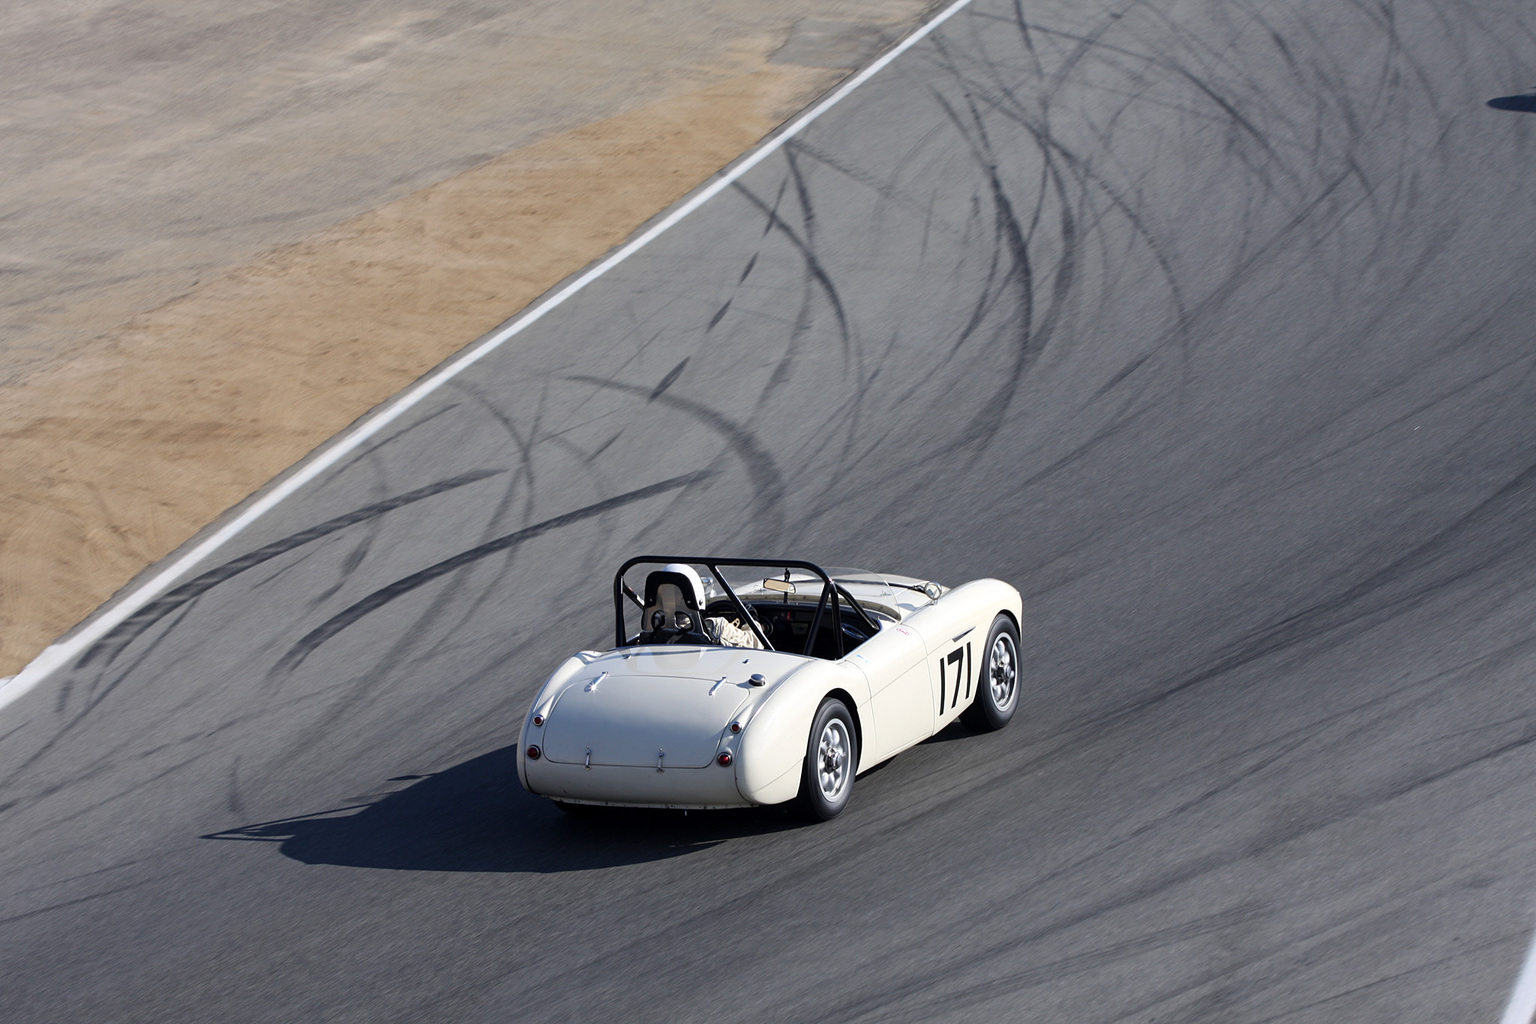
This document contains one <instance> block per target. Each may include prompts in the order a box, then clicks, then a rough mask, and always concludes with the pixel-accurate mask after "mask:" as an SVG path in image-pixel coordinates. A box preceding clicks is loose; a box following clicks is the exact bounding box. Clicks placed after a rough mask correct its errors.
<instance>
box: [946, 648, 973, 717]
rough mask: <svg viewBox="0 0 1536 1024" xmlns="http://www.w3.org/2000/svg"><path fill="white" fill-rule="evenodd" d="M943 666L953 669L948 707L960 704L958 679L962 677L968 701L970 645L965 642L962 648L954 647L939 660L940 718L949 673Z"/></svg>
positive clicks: (969, 691)
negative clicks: (952, 682) (953, 683)
mask: <svg viewBox="0 0 1536 1024" xmlns="http://www.w3.org/2000/svg"><path fill="white" fill-rule="evenodd" d="M945 665H953V666H954V667H955V672H954V676H955V686H954V690H953V692H952V694H951V696H950V698H949V706H950V707H951V708H953V707H954V706H955V705H957V704H959V703H960V679H961V677H962V676H963V677H964V678H965V696H966V699H967V700H969V699H970V696H971V645H970V643H969V642H967V643H966V645H965V646H964V647H956V648H955V649H954V650H952V651H950V652H949V653H948V654H946V655H945V656H944V657H942V658H940V659H939V715H940V717H942V716H943V714H944V692H945V690H946V689H947V687H946V683H947V682H948V679H947V676H948V675H949V673H948V672H946V671H945V670H944V666H945Z"/></svg>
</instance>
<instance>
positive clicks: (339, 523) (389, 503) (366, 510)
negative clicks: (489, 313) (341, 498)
mask: <svg viewBox="0 0 1536 1024" xmlns="http://www.w3.org/2000/svg"><path fill="white" fill-rule="evenodd" d="M504 472H506V471H505V470H502V469H481V470H475V471H474V472H471V473H461V474H460V475H458V476H455V477H450V478H449V479H447V480H439V481H438V482H437V483H433V484H428V485H427V486H425V487H418V488H417V489H416V490H414V491H407V492H406V493H405V494H401V495H397V496H396V497H393V498H389V499H387V500H385V501H380V502H375V503H374V504H372V505H365V506H364V507H362V508H359V509H354V510H353V511H351V512H347V513H344V514H343V515H339V516H337V517H336V518H334V519H328V520H326V521H325V522H323V523H320V524H319V525H317V526H311V527H309V528H308V529H306V530H300V531H299V532H298V533H295V534H291V535H289V536H287V537H284V538H282V539H281V540H275V541H273V542H272V543H271V544H267V545H265V546H264V547H260V548H257V549H256V550H255V551H252V552H251V553H250V554H247V555H241V556H240V557H239V558H236V559H234V560H232V561H229V562H225V563H224V564H223V565H221V566H218V567H216V568H213V569H210V570H208V571H207V572H205V573H203V574H201V575H200V576H196V577H194V578H193V579H190V580H188V581H187V582H186V583H183V584H181V585H180V586H177V587H174V588H172V589H171V590H169V591H167V592H166V593H165V595H164V596H162V597H159V598H157V599H156V600H154V601H151V602H150V603H149V604H147V605H145V606H144V607H143V608H140V609H139V610H138V611H136V612H134V613H133V614H132V615H130V616H129V617H128V618H126V619H124V620H123V621H122V622H121V623H119V624H118V625H117V626H116V627H114V628H113V629H112V630H111V631H110V632H108V633H107V635H106V636H104V637H102V638H101V639H100V640H98V641H96V643H95V644H93V645H92V646H91V648H90V649H89V650H87V651H86V652H85V654H84V655H82V656H81V658H80V660H79V661H78V662H76V664H75V667H76V668H85V667H87V666H89V665H92V664H94V663H95V662H97V661H103V660H104V661H105V664H108V665H110V664H111V663H112V662H113V661H114V660H116V658H117V656H118V655H119V654H121V653H122V651H123V649H124V648H126V647H127V646H128V645H129V644H130V643H132V642H133V641H134V640H135V639H136V638H137V637H138V636H139V635H140V634H142V633H143V632H144V631H145V630H146V629H148V628H149V627H151V626H153V625H154V624H155V623H156V622H158V621H160V620H161V619H162V618H164V617H165V616H166V615H169V614H170V613H171V612H174V611H176V610H177V609H178V608H180V607H182V606H183V605H186V604H189V603H190V602H192V601H195V600H197V599H198V598H199V597H201V596H202V595H203V594H206V593H207V592H208V591H210V590H212V589H213V588H214V587H216V586H218V585H219V584H221V583H224V582H227V581H228V580H231V579H233V578H234V577H236V576H238V575H240V574H241V573H243V572H245V571H246V570H247V569H253V568H255V567H256V566H258V565H261V564H262V563H263V562H267V561H270V560H271V559H273V558H276V557H277V556H279V555H281V554H285V553H286V552H289V551H292V550H293V549H294V548H297V547H301V546H303V545H305V544H308V543H310V542H311V541H315V540H319V539H320V538H322V537H326V536H329V535H330V534H333V533H336V532H337V531H339V530H345V529H347V528H348V527H350V526H356V525H357V524H359V523H364V522H368V521H369V520H371V519H374V518H377V517H378V516H381V515H384V514H385V513H387V512H393V511H394V510H395V509H397V508H403V507H405V506H407V505H412V504H415V503H416V502H418V501H421V500H423V499H425V498H431V497H434V496H436V495H438V494H442V493H444V492H445V491H451V490H455V489H457V488H459V487H463V486H465V485H467V484H472V483H476V482H478V481H480V480H484V479H485V478H486V477H490V476H495V475H496V474H498V473H504Z"/></svg>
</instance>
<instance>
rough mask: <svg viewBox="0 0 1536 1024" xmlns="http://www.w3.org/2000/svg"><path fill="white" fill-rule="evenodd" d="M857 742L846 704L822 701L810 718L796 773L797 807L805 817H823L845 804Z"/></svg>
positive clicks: (856, 759) (856, 758)
mask: <svg viewBox="0 0 1536 1024" xmlns="http://www.w3.org/2000/svg"><path fill="white" fill-rule="evenodd" d="M858 744H859V741H858V734H857V733H856V732H854V728H853V715H852V714H851V713H849V711H848V708H847V706H845V705H844V704H843V702H842V701H840V700H838V699H837V698H836V697H828V698H827V699H826V700H824V701H822V702H821V707H819V708H817V709H816V717H815V719H813V720H812V722H811V734H810V736H809V738H808V739H807V742H806V748H805V768H804V770H803V772H802V774H801V777H800V809H801V811H802V812H803V813H804V814H805V815H806V816H807V817H809V818H811V819H812V820H814V821H826V820H827V819H828V818H835V817H837V816H838V815H839V814H841V813H842V811H843V808H844V807H847V806H848V799H849V797H851V796H852V795H853V775H854V772H855V771H856V770H857V768H858V764H859V745H858Z"/></svg>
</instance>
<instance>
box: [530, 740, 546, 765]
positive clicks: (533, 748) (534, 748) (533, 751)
mask: <svg viewBox="0 0 1536 1024" xmlns="http://www.w3.org/2000/svg"><path fill="white" fill-rule="evenodd" d="M541 753H543V751H541V750H539V745H538V744H537V743H530V744H529V745H528V760H530V761H537V760H538V759H539V755H540V754H541Z"/></svg>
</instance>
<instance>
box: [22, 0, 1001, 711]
mask: <svg viewBox="0 0 1536 1024" xmlns="http://www.w3.org/2000/svg"><path fill="white" fill-rule="evenodd" d="M971 2H972V0H956V2H955V3H953V4H951V5H950V6H949V7H946V8H945V9H944V11H943V12H942V13H940V14H939V15H938V16H937V17H935V18H934V19H933V20H932V21H930V22H928V23H927V24H925V25H923V26H921V27H920V28H918V29H917V31H915V32H913V33H912V34H911V35H909V36H907V38H905V39H903V40H902V41H901V42H900V43H899V44H897V46H895V47H894V48H893V49H891V50H889V51H888V52H886V53H885V54H883V55H882V56H881V57H880V58H879V59H878V60H876V61H875V62H874V63H873V64H871V65H869V67H867V68H865V69H864V70H863V71H860V72H859V73H858V74H856V75H854V76H853V77H852V78H850V79H848V81H846V82H844V83H843V84H842V85H841V86H840V87H838V89H837V90H836V91H834V92H833V93H832V94H831V95H830V96H828V97H827V98H826V99H824V100H822V101H821V102H820V103H818V104H816V106H814V107H812V108H811V109H810V110H808V111H806V112H805V113H804V114H802V115H801V116H800V118H799V119H798V120H796V121H795V122H794V123H792V124H791V125H789V127H787V128H785V129H784V130H783V131H781V132H780V133H779V134H778V135H776V136H774V137H773V138H772V139H770V140H769V141H768V142H766V143H765V144H764V145H763V146H762V147H761V148H760V149H758V150H757V151H756V152H754V153H752V154H751V155H749V156H747V157H746V158H745V159H743V160H742V161H741V162H740V163H738V164H736V165H735V166H734V167H732V168H731V169H730V170H728V171H727V172H726V173H725V174H723V175H721V176H720V177H718V178H716V179H715V180H714V181H712V182H710V183H709V184H708V185H706V186H705V187H704V188H702V189H700V190H699V191H698V192H696V193H695V194H694V195H693V197H692V198H690V199H689V200H687V201H686V202H684V203H683V204H682V205H681V206H679V207H678V208H677V209H675V210H673V211H672V212H671V213H669V214H667V216H665V217H664V218H662V219H661V220H659V221H657V222H656V223H655V224H653V225H652V226H651V227H650V228H649V229H648V230H646V231H645V232H644V233H643V234H641V235H639V236H637V237H635V238H634V239H632V240H631V241H630V242H628V243H627V244H625V245H624V246H623V247H622V248H620V249H618V250H616V251H615V252H613V253H612V254H611V255H609V256H608V257H607V258H606V259H604V260H602V261H601V262H599V263H598V264H596V265H595V266H593V267H592V269H590V270H588V271H587V272H586V273H584V274H582V275H581V276H580V277H578V278H576V280H574V281H572V282H571V283H570V284H568V285H566V286H565V287H564V288H562V289H560V290H559V291H557V292H555V293H554V294H552V295H550V296H548V297H547V298H545V299H544V300H542V301H541V302H539V303H537V304H536V305H535V306H534V307H533V308H532V309H530V310H529V311H528V312H527V313H525V314H523V315H522V316H519V317H517V318H516V319H514V320H513V321H512V322H510V323H508V324H506V325H505V326H503V327H502V328H500V329H499V330H497V331H495V332H493V333H491V334H488V335H486V336H485V338H483V339H482V340H481V341H480V342H479V343H478V344H476V345H473V346H471V347H470V348H468V349H466V350H465V351H464V352H462V353H460V354H459V355H457V356H455V357H454V358H453V359H451V360H450V361H449V362H447V363H445V364H444V365H443V366H441V367H440V368H438V369H437V370H436V371H434V372H433V373H431V374H430V375H428V376H426V377H423V378H422V379H421V380H420V381H418V382H417V383H416V384H415V385H413V386H412V387H410V388H408V389H406V390H405V391H403V392H401V393H400V394H399V395H398V396H396V397H395V399H394V400H393V401H391V402H389V403H388V404H387V405H385V406H384V407H383V408H381V409H379V411H378V412H376V413H374V414H373V415H372V416H371V417H369V418H368V419H366V420H364V421H363V422H362V423H361V424H359V425H358V427H357V428H356V429H355V430H354V431H353V432H352V433H350V434H348V435H347V436H346V437H344V438H342V439H341V440H340V441H339V442H338V443H336V444H335V445H332V446H331V447H330V448H327V449H326V450H325V451H323V452H321V453H320V454H319V455H317V456H315V457H314V459H313V460H312V461H310V462H307V463H304V464H303V465H301V466H300V467H299V468H298V469H297V471H295V472H294V474H293V475H292V476H290V477H288V478H287V479H286V480H284V481H283V482H282V483H280V484H278V485H277V486H276V487H274V488H272V490H270V491H268V492H267V493H266V494H264V495H262V496H261V497H260V498H258V499H257V500H256V501H255V502H253V503H252V504H251V506H250V507H249V508H247V509H246V510H245V511H244V512H242V513H240V515H238V516H236V517H235V518H234V519H232V520H230V521H229V522H228V523H226V524H225V525H224V526H223V527H221V528H220V529H219V530H217V531H216V532H215V533H213V534H212V535H211V536H210V537H209V538H208V539H207V540H205V541H203V542H202V543H201V544H199V545H197V546H196V547H195V548H193V549H192V550H191V551H188V552H187V553H186V554H184V555H182V556H181V557H180V558H177V559H176V560H175V561H174V562H172V563H171V564H170V565H168V566H166V567H165V568H164V569H162V570H161V571H159V572H157V573H156V574H155V575H154V576H152V577H151V578H150V579H148V580H146V581H145V582H144V584H143V585H142V586H140V587H139V588H138V589H137V590H135V591H133V592H131V593H129V594H128V595H126V596H125V597H123V598H122V599H121V600H120V601H118V603H117V604H115V605H113V606H112V607H111V608H109V609H107V610H106V611H105V612H103V613H101V614H100V615H99V616H98V617H97V618H95V619H93V620H90V621H88V622H87V623H86V625H85V626H83V627H82V628H81V629H80V630H79V631H78V632H76V633H74V634H72V635H69V636H66V637H65V638H64V639H63V640H60V641H59V642H58V643H56V644H53V645H51V646H49V647H48V648H46V649H44V651H43V653H41V654H39V655H38V656H37V657H36V658H35V659H33V660H32V662H31V663H30V664H29V665H27V667H26V668H24V669H22V670H21V672H20V674H18V675H15V676H12V677H11V678H10V679H9V680H0V708H3V707H5V706H6V705H7V704H9V703H11V702H12V701H14V700H16V699H17V698H18V697H20V696H22V694H24V693H26V692H28V691H29V690H31V689H32V688H33V687H34V686H36V685H37V684H38V683H40V682H42V681H43V680H44V679H46V678H47V677H48V676H49V675H50V674H51V673H53V672H54V671H55V670H57V669H59V668H62V667H63V666H65V665H67V664H68V663H69V662H71V661H72V660H74V659H75V658H76V657H78V656H79V655H81V654H83V653H84V652H85V650H86V649H87V648H89V647H90V646H91V645H92V644H94V643H95V642H96V641H97V640H100V639H101V638H102V637H103V636H105V635H106V634H107V633H109V632H110V631H111V630H112V629H113V628H114V627H116V626H117V625H118V624H119V623H121V622H122V621H123V620H125V619H127V618H128V617H129V616H130V615H132V614H133V613H134V612H136V611H138V610H139V609H140V608H142V607H144V606H145V605H146V604H148V603H149V602H151V601H153V600H154V599H155V598H157V597H159V596H160V595H161V594H163V593H165V591H167V590H169V589H170V587H171V585H172V584H174V583H175V582H176V581H177V580H178V579H180V578H181V577H182V576H183V575H184V574H185V573H186V572H187V571H188V570H189V569H191V568H192V567H193V566H195V565H197V564H198V563H199V562H201V561H203V560H204V559H205V558H207V557H208V556H210V555H212V554H213V553H214V552H215V551H217V550H218V549H219V548H221V547H223V546H224V545H225V544H227V543H229V541H230V540H232V539H234V538H235V537H237V536H239V534H241V533H242V532H243V531H244V530H245V529H246V528H247V527H248V526H250V525H251V524H252V523H254V522H255V521H256V520H258V519H260V518H261V517H262V516H263V515H265V514H266V513H268V512H270V511H271V510H272V509H273V508H275V507H276V506H277V505H278V504H279V503H280V502H282V501H283V500H284V499H286V498H288V497H289V496H290V495H292V494H293V493H294V492H295V491H297V490H298V489H299V488H301V487H303V486H304V485H305V484H307V483H309V482H310V481H311V480H313V479H315V478H316V477H317V476H319V475H320V474H321V473H324V472H325V471H326V470H328V469H330V468H331V467H332V466H334V465H335V464H336V463H337V462H339V461H341V460H342V459H344V458H346V457H347V456H348V455H350V454H351V453H352V452H354V451H356V450H357V449H358V448H359V447H360V446H362V445H363V444H364V443H366V442H367V441H368V440H369V439H370V438H372V437H373V436H374V435H375V434H377V433H378V432H379V431H381V430H383V429H384V428H385V427H387V426H389V425H390V424H391V423H393V422H394V421H395V420H397V419H399V418H400V417H401V416H403V415H405V414H406V413H407V412H409V411H410V410H411V409H412V408H413V407H414V406H415V405H417V404H418V403H419V402H421V401H422V400H423V399H424V398H426V397H427V396H428V395H430V394H431V393H432V392H434V391H436V390H437V389H438V388H440V387H442V386H443V385H444V384H446V383H448V382H449V381H450V380H452V379H453V378H455V377H457V376H458V375H459V374H461V373H463V372H464V371H465V370H467V369H468V368H469V367H471V366H473V365H474V364H475V363H478V362H479V361H480V360H482V359H484V358H485V357H486V356H488V355H490V354H491V353H492V352H494V351H496V350H497V349H498V348H500V347H501V346H502V345H504V344H506V343H507V341H508V340H509V339H511V338H513V337H515V336H517V335H518V334H520V333H522V331H523V330H524V329H525V328H527V327H529V326H531V325H532V324H534V323H536V322H537V321H539V320H540V319H542V318H543V317H544V315H545V314H546V313H548V312H549V311H550V310H552V309H554V308H555V307H556V306H559V305H560V304H561V303H563V302H565V300H566V299H569V298H570V297H571V296H572V295H575V294H576V293H577V292H579V291H581V290H582V289H583V288H585V287H586V286H587V285H589V284H591V283H592V282H593V281H596V280H597V279H598V278H600V277H602V276H603V275H604V274H606V273H608V271H610V270H612V269H613V268H614V267H615V266H617V265H618V264H620V263H622V262H623V261H624V260H626V259H628V258H629V257H631V256H633V255H634V254H635V253H636V252H638V251H640V250H641V249H643V248H645V246H647V245H648V244H650V243H651V242H652V241H653V240H654V239H655V238H657V237H658V236H659V235H661V234H662V232H664V231H666V230H667V229H668V228H670V227H672V226H673V225H674V224H676V223H677V222H678V221H680V220H682V219H683V218H684V217H686V216H688V215H689V214H690V213H692V212H693V211H694V210H697V209H698V208H699V207H700V206H703V205H704V204H705V203H707V202H708V201H709V200H711V199H713V198H714V197H715V196H717V195H719V194H720V193H721V192H722V191H724V190H725V189H727V188H729V187H730V186H731V184H732V183H733V182H735V181H736V180H737V179H738V178H740V177H741V176H742V175H743V174H746V173H747V172H748V171H750V170H751V169H752V168H754V167H756V166H757V165H758V164H760V163H762V162H763V161H764V160H766V159H767V158H768V157H769V156H770V155H771V154H773V153H774V152H776V151H777V150H778V149H779V148H780V147H781V146H783V145H784V143H786V142H788V141H789V140H790V139H792V138H794V137H795V136H796V135H798V134H799V133H800V132H801V131H802V130H803V129H804V128H805V127H806V125H808V124H810V123H811V122H812V121H815V120H816V119H817V118H818V117H820V116H821V115H822V114H824V113H826V112H827V111H828V110H830V109H831V108H832V107H833V106H835V105H836V104H837V103H839V102H841V101H842V99H843V98H844V97H846V96H847V95H848V94H849V93H851V92H853V90H855V89H857V88H858V87H859V86H861V85H863V84H864V83H865V82H867V81H868V80H869V79H870V78H871V77H873V76H874V75H875V74H876V73H877V72H878V71H880V69H881V68H883V67H885V66H886V65H887V64H889V63H890V62H891V61H893V60H895V59H896V58H897V57H899V56H901V55H902V54H903V53H905V52H906V51H907V50H909V49H911V48H912V47H913V46H914V45H916V44H917V43H918V41H919V40H921V39H923V38H924V37H925V36H927V35H928V34H929V33H930V32H932V31H933V30H934V29H936V28H938V27H939V26H940V25H942V24H944V22H946V21H948V20H949V19H950V18H951V17H952V16H954V15H955V14H957V13H959V12H960V11H961V10H963V9H964V8H966V7H968V6H970V4H971Z"/></svg>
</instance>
